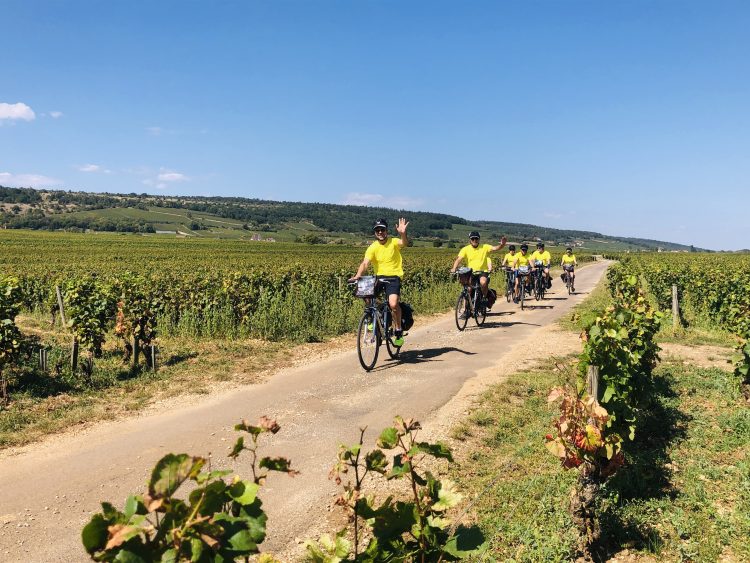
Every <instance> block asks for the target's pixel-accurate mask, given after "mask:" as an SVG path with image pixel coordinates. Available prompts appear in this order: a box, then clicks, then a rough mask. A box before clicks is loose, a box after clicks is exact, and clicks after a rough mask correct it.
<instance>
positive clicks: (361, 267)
mask: <svg viewBox="0 0 750 563" xmlns="http://www.w3.org/2000/svg"><path fill="white" fill-rule="evenodd" d="M369 267H370V261H369V260H368V259H367V258H365V259H364V260H362V263H361V264H360V265H359V268H358V269H357V273H356V274H354V277H353V278H351V279H352V280H358V279H359V278H361V277H362V274H364V273H365V271H366V270H367V268H369Z"/></svg>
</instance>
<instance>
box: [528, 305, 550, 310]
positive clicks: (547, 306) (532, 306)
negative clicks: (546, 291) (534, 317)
mask: <svg viewBox="0 0 750 563" xmlns="http://www.w3.org/2000/svg"><path fill="white" fill-rule="evenodd" d="M554 308H555V306H554V305H524V309H531V310H532V311H534V310H536V309H554Z"/></svg>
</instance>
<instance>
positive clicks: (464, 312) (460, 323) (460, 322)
mask: <svg viewBox="0 0 750 563" xmlns="http://www.w3.org/2000/svg"><path fill="white" fill-rule="evenodd" d="M470 310H471V304H470V303H469V296H468V295H466V293H465V292H463V291H462V292H461V295H459V296H458V301H456V327H457V328H458V330H463V329H465V328H466V323H467V322H469V311H470Z"/></svg>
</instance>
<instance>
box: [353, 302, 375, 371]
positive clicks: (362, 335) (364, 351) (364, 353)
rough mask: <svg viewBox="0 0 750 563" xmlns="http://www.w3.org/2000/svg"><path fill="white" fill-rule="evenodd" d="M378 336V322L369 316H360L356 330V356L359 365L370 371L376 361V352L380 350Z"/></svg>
mask: <svg viewBox="0 0 750 563" xmlns="http://www.w3.org/2000/svg"><path fill="white" fill-rule="evenodd" d="M379 340H380V334H379V327H378V321H377V319H375V318H374V317H372V316H371V315H362V318H361V319H360V321H359V329H358V330H357V355H358V356H359V363H360V364H361V365H362V367H363V368H364V369H365V371H370V370H371V369H372V368H374V367H375V362H377V361H378V350H379V349H380V342H379Z"/></svg>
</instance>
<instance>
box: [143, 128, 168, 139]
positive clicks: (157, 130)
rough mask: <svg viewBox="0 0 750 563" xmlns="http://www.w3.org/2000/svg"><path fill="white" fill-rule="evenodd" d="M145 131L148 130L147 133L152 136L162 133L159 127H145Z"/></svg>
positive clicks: (162, 130)
mask: <svg viewBox="0 0 750 563" xmlns="http://www.w3.org/2000/svg"><path fill="white" fill-rule="evenodd" d="M146 131H148V133H149V135H153V136H154V137H158V136H159V135H161V134H162V133H164V129H162V128H161V127H146Z"/></svg>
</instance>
